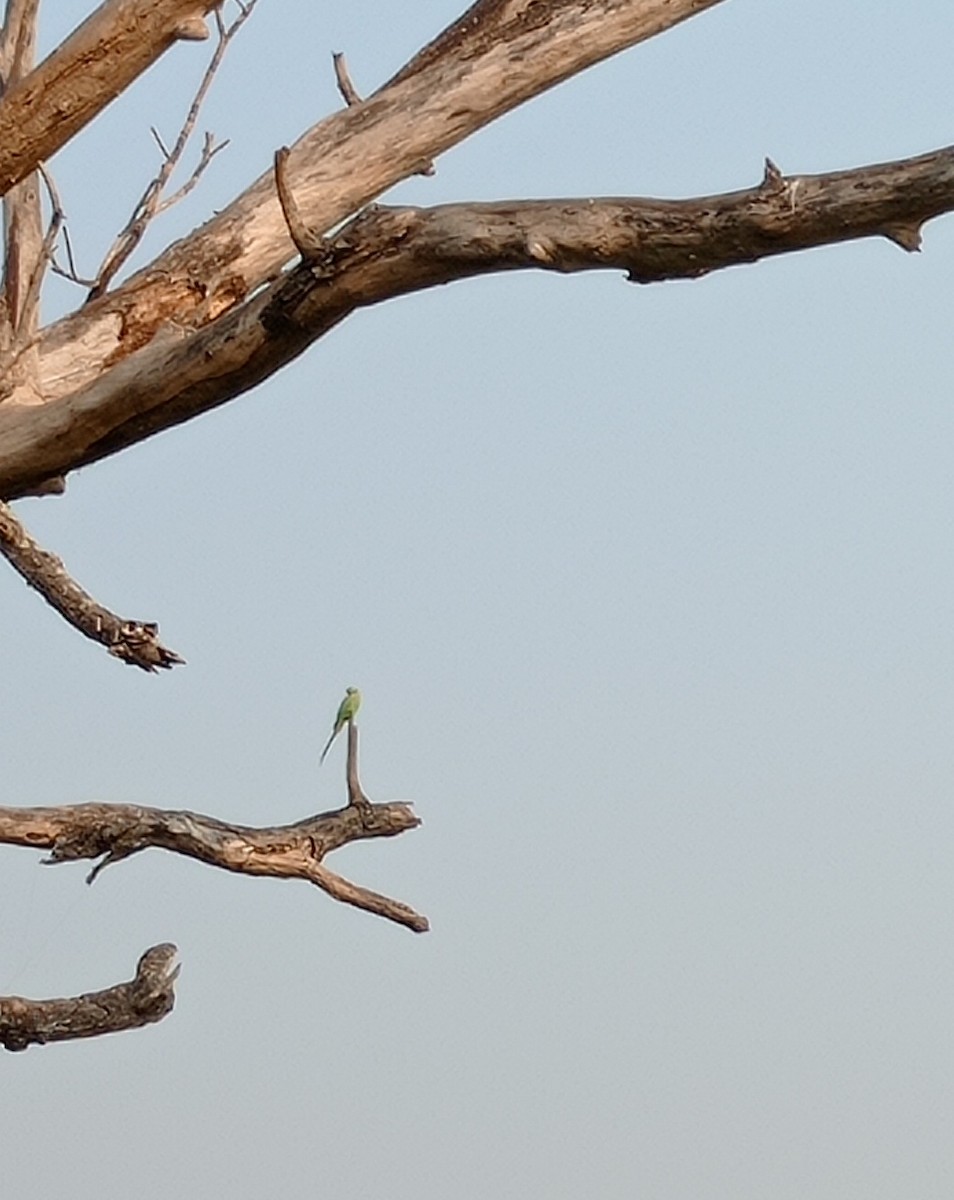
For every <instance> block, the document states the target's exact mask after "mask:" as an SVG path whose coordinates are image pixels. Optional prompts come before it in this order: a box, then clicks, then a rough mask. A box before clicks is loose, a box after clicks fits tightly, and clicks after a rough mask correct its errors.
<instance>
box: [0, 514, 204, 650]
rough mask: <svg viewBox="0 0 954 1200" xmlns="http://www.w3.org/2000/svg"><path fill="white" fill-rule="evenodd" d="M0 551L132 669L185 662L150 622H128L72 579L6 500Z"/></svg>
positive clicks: (46, 596) (65, 613)
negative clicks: (164, 641)
mask: <svg viewBox="0 0 954 1200" xmlns="http://www.w3.org/2000/svg"><path fill="white" fill-rule="evenodd" d="M0 554H2V555H3V556H4V558H6V559H7V561H8V562H9V563H10V565H11V566H12V567H13V568H14V570H16V571H18V572H19V573H20V575H22V576H23V578H24V579H25V580H26V581H27V583H28V584H29V585H30V587H32V588H34V589H35V590H36V591H38V592H39V593H40V595H41V596H42V597H43V599H44V600H45V601H46V602H47V603H48V604H49V605H50V606H51V607H53V608H55V609H56V611H57V612H58V613H59V614H60V615H61V616H63V617H65V618H66V620H67V621H68V622H69V623H70V624H71V625H72V626H73V627H74V629H78V630H79V631H80V633H82V634H83V635H84V636H86V637H88V638H90V639H92V641H94V642H99V643H100V645H103V646H105V647H106V648H107V650H108V651H109V653H110V654H112V655H113V656H114V657H115V658H118V659H119V660H120V661H121V662H124V663H126V664H127V665H128V666H131V667H139V668H140V669H141V670H143V671H158V670H160V669H168V668H170V667H174V666H176V664H177V663H184V662H185V659H184V658H180V657H179V655H178V654H176V653H175V651H174V650H168V649H167V648H166V647H165V646H163V645H162V644H161V642H160V641H159V626H158V625H156V624H154V623H153V622H151V621H126V620H123V618H122V617H117V616H116V614H115V613H113V612H110V611H109V609H108V608H104V607H103V606H102V605H101V604H99V603H98V602H97V601H96V600H94V599H93V597H92V596H91V595H90V594H89V593H88V592H86V591H84V590H83V589H82V588H81V587H80V586H79V584H78V583H77V582H76V581H75V580H74V579H73V578H72V576H71V575H70V573H69V572H68V571H67V569H66V567H65V566H64V565H63V563H62V561H61V560H60V559H59V558H57V557H56V555H55V554H50V552H49V551H48V550H44V549H43V548H42V547H41V546H40V545H39V544H38V543H37V542H36V540H35V539H34V538H32V537H31V536H30V534H29V533H27V531H26V529H25V528H24V527H23V525H22V524H21V522H20V521H19V520H18V518H17V516H16V515H15V513H14V512H13V509H12V508H10V506H9V505H8V504H4V503H3V502H2V501H0Z"/></svg>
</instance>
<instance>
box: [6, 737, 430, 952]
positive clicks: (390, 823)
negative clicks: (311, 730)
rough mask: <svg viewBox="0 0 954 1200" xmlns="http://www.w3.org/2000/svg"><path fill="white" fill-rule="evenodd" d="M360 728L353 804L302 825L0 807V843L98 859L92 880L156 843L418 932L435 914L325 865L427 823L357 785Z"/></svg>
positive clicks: (95, 809)
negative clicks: (344, 851)
mask: <svg viewBox="0 0 954 1200" xmlns="http://www.w3.org/2000/svg"><path fill="white" fill-rule="evenodd" d="M356 762H357V730H356V728H355V727H354V726H353V725H351V726H349V730H348V780H349V784H348V787H349V793H348V794H349V803H348V805H347V807H345V808H342V809H336V810H335V811H333V812H324V813H318V814H317V815H316V816H313V817H306V818H305V819H304V820H302V821H297V822H295V824H293V825H272V826H266V827H264V828H261V829H256V828H253V827H251V826H248V825H231V824H227V823H226V822H225V821H219V820H216V818H214V817H208V816H204V815H203V814H201V813H195V812H188V811H185V810H169V809H160V808H146V807H144V806H140V805H133V804H96V803H91V804H76V805H63V806H60V807H57V808H0V843H6V844H7V845H14V846H33V847H37V848H42V849H45V850H49V851H50V857H49V859H47V860H45V861H47V862H49V863H51V864H54V863H63V862H74V861H76V860H78V859H98V860H99V861H98V862H97V863H96V865H95V866H94V867H93V869H92V870H91V871H90V873H89V875H88V877H87V882H89V883H92V882H93V880H94V879H95V878H96V877H97V875H98V874H99V873H100V872H101V871H102V870H103V869H104V868H105V867H108V866H111V865H112V864H113V863H116V862H119V861H120V860H122V859H124V858H129V857H130V856H131V855H133V854H138V853H139V851H141V850H148V849H150V848H156V849H161V850H171V851H172V852H173V853H175V854H184V855H185V856H186V857H188V858H196V859H199V861H200V862H204V863H207V864H208V865H209V866H213V867H220V868H222V870H225V871H235V872H237V873H238V874H242V875H265V876H269V877H270V878H272V879H304V880H306V881H307V882H308V883H313V884H315V886H316V887H319V888H321V889H322V890H323V891H325V892H327V893H328V895H329V896H332V897H333V898H334V899H335V900H340V901H342V902H343V903H345V904H351V905H353V906H354V907H355V908H361V909H364V910H365V912H370V913H374V914H375V915H376V916H379V917H384V918H385V919H386V920H388V921H394V922H395V923H396V924H398V925H403V926H404V927H405V928H407V929H411V930H413V931H414V932H415V933H423V932H425V931H426V930H427V928H428V922H427V918H426V917H425V916H422V915H421V914H420V913H417V912H415V911H414V909H412V908H410V907H409V906H408V905H407V904H403V903H402V902H401V901H400V900H392V899H391V898H390V897H388V896H383V895H381V894H380V893H378V892H372V891H370V890H369V889H367V888H364V887H360V886H359V885H358V884H355V883H351V882H350V881H349V880H347V879H344V878H342V877H341V876H340V875H336V874H334V872H332V871H329V870H328V868H327V867H326V866H324V862H323V860H324V858H325V856H326V855H328V854H330V853H331V851H332V850H337V849H338V848H339V847H341V846H344V845H347V844H348V843H349V842H355V841H362V840H364V839H366V838H383V837H396V836H397V835H398V834H401V833H406V832H407V831H408V830H410V829H416V828H417V826H418V825H420V823H421V821H420V818H419V817H417V816H415V814H414V813H413V812H412V811H411V807H410V805H409V803H407V802H406V801H392V802H391V803H386V804H372V803H371V801H370V800H368V799H367V797H366V796H365V795H364V793H363V791H362V790H361V785H360V783H358V782H357V766H356Z"/></svg>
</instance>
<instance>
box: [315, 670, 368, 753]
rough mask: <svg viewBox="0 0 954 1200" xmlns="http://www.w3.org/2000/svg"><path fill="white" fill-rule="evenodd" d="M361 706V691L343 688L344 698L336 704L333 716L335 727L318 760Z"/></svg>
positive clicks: (354, 688)
mask: <svg viewBox="0 0 954 1200" xmlns="http://www.w3.org/2000/svg"><path fill="white" fill-rule="evenodd" d="M360 707H361V693H360V692H359V691H358V689H357V688H356V687H349V688H346V689H345V698H344V699H343V700H342V701H341V703H340V704H339V705H338V715H337V716H336V717H335V727H334V729H332V731H331V737H330V738H329V739H328V742H327V745H326V746H325V748H324V750H322V752H321V759H320V760H319V761H320V762H324V761H325V755H326V754H327V753H328V751H329V750H330V749H331V743H332V742H333V741H334V740H335V738H336V737H337V736H338V734H339V733H340V732H341V731H342V729H344V727H345V725H347V724H348V723H349V722H350V721H353V720H354V716H355V713H356V712H357V711H358V709H359V708H360Z"/></svg>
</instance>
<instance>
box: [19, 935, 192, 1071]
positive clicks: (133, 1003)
mask: <svg viewBox="0 0 954 1200" xmlns="http://www.w3.org/2000/svg"><path fill="white" fill-rule="evenodd" d="M175 956H176V947H175V946H173V945H172V943H171V942H164V943H163V944H162V945H159V946H153V947H152V949H151V950H147V951H146V953H145V954H144V955H143V956H142V958H140V960H139V965H138V966H137V967H136V975H135V978H134V979H131V980H130V981H129V982H128V983H117V984H116V985H115V986H114V987H111V988H106V989H105V990H104V991H101V992H86V993H85V994H84V995H82V996H75V997H71V998H70V999H64V1000H27V999H25V998H24V997H23V996H0V1045H2V1046H4V1047H5V1048H6V1049H7V1050H25V1049H26V1048H27V1047H28V1046H30V1045H33V1044H43V1043H45V1042H65V1041H71V1040H72V1039H74V1038H87V1037H99V1036H100V1034H103V1033H119V1032H120V1031H121V1030H124V1029H139V1028H141V1027H142V1026H143V1025H151V1024H153V1023H154V1022H156V1021H161V1020H162V1018H163V1017H165V1016H167V1015H168V1014H169V1013H171V1012H172V1008H173V1005H174V1004H175V1001H176V998H175V991H174V984H175V981H176V977H177V976H178V974H179V967H178V966H174V963H175Z"/></svg>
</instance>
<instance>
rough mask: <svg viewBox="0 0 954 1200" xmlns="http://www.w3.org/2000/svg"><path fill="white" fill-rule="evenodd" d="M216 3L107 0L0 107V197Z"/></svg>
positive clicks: (195, 29)
mask: <svg viewBox="0 0 954 1200" xmlns="http://www.w3.org/2000/svg"><path fill="white" fill-rule="evenodd" d="M219 3H221V0H105V2H104V3H103V4H101V5H100V6H99V8H98V9H96V11H95V12H94V13H92V14H91V15H90V16H89V17H87V19H86V20H85V21H84V22H83V23H82V25H80V26H78V28H77V29H75V30H74V32H73V33H72V34H71V35H70V36H69V37H68V38H67V39H66V41H65V42H63V44H62V45H61V46H59V47H58V49H56V50H55V51H54V52H53V53H52V54H51V55H50V56H49V58H46V59H44V60H43V62H42V63H40V65H39V66H38V67H37V68H36V69H35V70H34V71H31V72H30V74H29V75H27V76H26V78H25V79H23V80H21V81H20V82H19V83H17V84H16V85H15V86H14V87H12V88H11V89H10V91H9V92H7V94H6V95H5V96H4V97H3V100H2V101H0V193H3V192H6V191H7V190H8V189H9V188H11V187H12V186H13V185H14V184H15V183H18V182H19V181H20V180H21V179H25V178H26V176H27V175H29V174H30V173H31V172H32V171H35V170H36V168H37V167H38V166H39V165H40V163H42V162H45V161H46V160H47V159H48V158H50V157H51V156H52V155H53V154H55V153H56V151H57V150H59V149H61V148H62V147H63V146H65V145H66V143H67V142H68V141H69V140H70V139H71V138H72V137H74V136H75V134H76V133H78V132H79V130H80V129H82V128H83V126H84V125H88V124H89V122H90V121H91V120H92V119H93V118H94V117H95V116H96V115H97V114H98V113H100V112H101V111H102V110H103V109H104V108H105V107H106V106H107V104H109V103H110V102H111V101H112V100H114V99H115V98H116V97H117V96H118V95H119V94H120V92H122V91H124V90H125V89H126V88H127V87H128V86H129V85H130V84H131V83H132V82H133V80H135V79H136V78H138V76H140V75H141V74H142V73H143V71H145V70H146V68H147V67H149V66H151V65H152V63H154V62H155V61H156V59H157V58H159V57H160V56H161V55H162V54H163V53H164V52H165V51H166V50H168V49H169V47H170V46H172V45H174V44H175V43H176V42H178V41H197V40H201V39H204V38H206V37H208V29H207V28H206V25H205V21H204V20H203V17H204V14H205V13H207V12H209V11H210V10H211V9H213V8H215V7H216V5H217V4H219Z"/></svg>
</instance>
